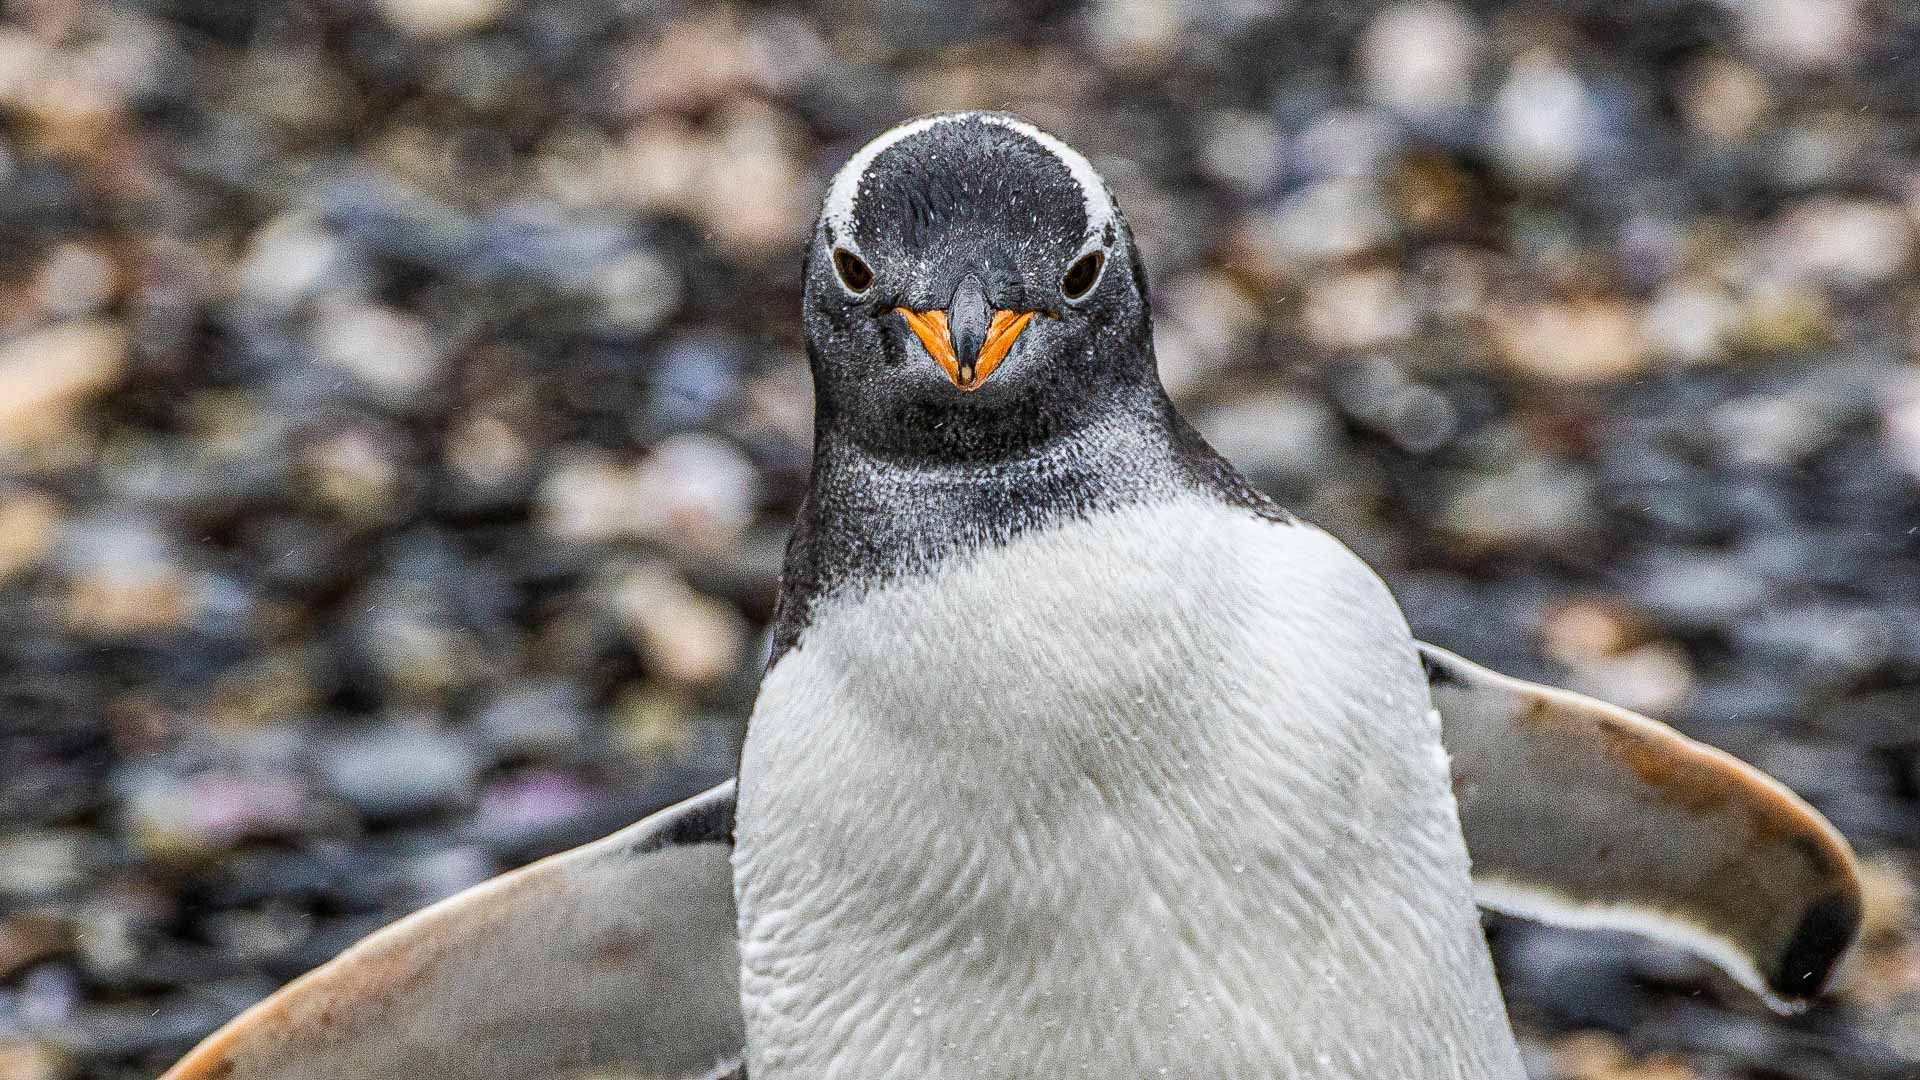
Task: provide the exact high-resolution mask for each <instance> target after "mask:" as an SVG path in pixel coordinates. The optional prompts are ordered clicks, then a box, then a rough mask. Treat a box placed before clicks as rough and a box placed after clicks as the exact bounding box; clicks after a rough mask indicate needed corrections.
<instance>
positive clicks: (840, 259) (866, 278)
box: [833, 248, 873, 293]
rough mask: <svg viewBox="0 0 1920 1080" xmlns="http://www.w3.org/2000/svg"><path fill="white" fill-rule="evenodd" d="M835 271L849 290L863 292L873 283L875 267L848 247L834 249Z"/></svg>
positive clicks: (841, 282)
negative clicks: (862, 260) (870, 265)
mask: <svg viewBox="0 0 1920 1080" xmlns="http://www.w3.org/2000/svg"><path fill="white" fill-rule="evenodd" d="M833 272H834V273H836V274H839V275H840V284H842V285H845V286H846V287H847V290H848V291H849V292H854V293H863V292H866V291H867V289H868V288H869V287H870V286H872V285H873V269H872V268H871V267H869V266H868V265H867V264H866V263H864V262H861V261H860V256H858V255H855V254H854V253H853V252H851V251H848V250H847V249H846V248H834V249H833Z"/></svg>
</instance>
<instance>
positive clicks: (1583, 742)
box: [1420, 643, 1861, 1012]
mask: <svg viewBox="0 0 1920 1080" xmlns="http://www.w3.org/2000/svg"><path fill="white" fill-rule="evenodd" d="M1420 654H1421V660H1422V662H1423V663H1424V665H1425V667H1426V671H1427V685H1428V688H1429V690H1430V691H1431V692H1432V695H1433V704H1434V708H1435V709H1436V710H1438V711H1439V713H1440V724H1441V738H1442V740H1443V741H1444V742H1445V744H1446V748H1447V753H1448V755H1449V756H1450V757H1451V758H1452V771H1453V788H1454V795H1455V798H1456V799H1457V800H1458V801H1459V804H1460V824H1461V827H1462V828H1463V829H1464V830H1465V832H1466V838H1467V851H1468V853H1469V854H1470V855H1471V856H1472V857H1473V880H1474V889H1475V892H1476V893H1477V895H1478V897H1479V900H1480V903H1481V904H1482V905H1483V906H1485V907H1488V908H1492V909H1493V910H1495V911H1501V912H1505V913H1507V914H1512V915H1519V916H1522V917H1526V918H1533V919H1539V920H1541V921H1542V922H1550V923H1556V924H1559V925H1564V926H1576V927H1590V928H1602V929H1610V930H1626V931H1629V932H1632V933H1637V934H1641V935H1643V936H1646V937H1650V938H1653V939H1655V940H1658V941H1663V942H1666V943H1667V944H1670V945H1674V946H1677V947H1679V948H1681V949H1684V950H1686V951H1688V952H1692V953H1694V954H1696V955H1698V956H1701V957H1703V958H1705V959H1707V960H1710V961H1712V962H1713V963H1714V964H1715V965H1717V966H1718V967H1720V968H1721V969H1722V970H1724V971H1726V972H1727V974H1729V975H1731V976H1732V977H1733V978H1734V979H1735V980H1737V981H1738V982H1740V983H1741V984H1742V985H1744V986H1746V987H1747V988H1748V989H1750V990H1752V991H1753V992H1755V993H1756V994H1758V995H1760V996H1761V997H1762V998H1763V999H1765V1000H1766V1001H1767V1002H1768V1004H1770V1005H1772V1006H1774V1007H1775V1008H1776V1009H1779V1010H1781V1011H1784V1012H1791V1011H1796V1010H1797V1009H1798V1008H1800V1007H1801V1006H1802V1005H1803V1004H1804V1003H1805V1002H1806V1001H1807V1000H1808V999H1810V998H1811V997H1813V996H1814V995H1816V994H1818V993H1819V992H1820V991H1821V989H1822V988H1823V987H1824V986H1825V985H1826V983H1827V981H1828V979H1829V977H1830V976H1831V975H1832V973H1833V970H1834V968H1835V967H1836V966H1837V965H1838V964H1839V962H1840V960H1841V958H1842V956H1844V955H1845V953H1846V952H1847V950H1848V948H1849V947H1850V946H1851V945H1852V943H1853V941H1854V938H1855V937H1856V936H1857V934H1858V932H1859V928H1860V917H1861V897H1860V879H1859V873H1858V868H1857V866H1856V865H1855V861H1854V856H1853V850H1852V849H1851V848H1850V847H1849V846H1848V845H1847V842H1846V840H1844V839H1842V838H1841V836H1840V834H1839V832H1838V831H1836V830H1835V829H1834V827H1833V826H1832V825H1831V824H1829V823H1828V822H1827V820H1826V818H1824V817H1821V816H1820V814H1819V812H1818V811H1816V810H1814V809H1813V808H1812V807H1811V806H1808V805H1807V804H1806V803H1805V802H1803V801H1802V800H1801V799H1800V797H1799V796H1797V795H1795V794H1794V793H1793V792H1791V791H1789V790H1787V788H1786V787H1785V786H1783V785H1782V784H1780V783H1779V782H1778V781H1776V780H1774V779H1773V778H1772V777H1769V776H1767V775H1766V774H1765V773H1763V772H1761V771H1760V770H1758V769H1755V768H1753V767H1752V766H1750V765H1747V764H1745V763H1744V762H1741V761H1740V760H1738V759H1736V758H1734V757H1733V756H1732V755H1730V754H1726V753H1723V752H1722V751H1719V750H1716V749H1714V748H1713V747H1710V746H1707V745H1704V744H1702V743H1698V742H1695V741H1694V740H1692V739H1689V738H1687V737H1686V736H1684V735H1682V734H1680V733H1679V732H1677V731H1675V730H1673V729H1672V728H1670V727H1668V726H1667V725H1665V724H1662V723H1659V722H1658V721H1655V720H1650V719H1648V718H1647V717H1644V716H1641V715H1639V714H1638V713H1634V712H1630V711H1628V710H1626V709H1622V708H1619V707H1617V706H1613V705H1608V704H1607V703H1605V702H1603V701H1596V700H1594V699H1593V698H1590V697H1586V696H1584V695H1581V694H1576V693H1573V692H1571V691H1568V690H1558V689H1554V688H1552V687H1548V686H1540V685H1537V684H1535V683H1529V682H1523V681H1521V680H1519V679H1514V678H1509V677H1508V676H1505V675H1501V674H1500V673H1498V672H1494V671H1489V670H1487V669H1486V668H1483V667H1480V666H1479V665H1477V664H1473V663H1470V662H1468V661H1466V660H1463V659H1461V658H1460V657H1458V656H1455V655H1454V654H1452V653H1450V652H1447V651H1446V650H1444V649H1438V648H1435V647H1434V646H1432V645H1427V644H1425V643H1421V645H1420Z"/></svg>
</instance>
